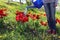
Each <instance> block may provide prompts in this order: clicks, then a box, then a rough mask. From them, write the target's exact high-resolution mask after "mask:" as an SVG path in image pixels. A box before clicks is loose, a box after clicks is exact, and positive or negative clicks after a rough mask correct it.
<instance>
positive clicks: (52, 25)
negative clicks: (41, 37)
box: [42, 0, 58, 34]
mask: <svg viewBox="0 0 60 40" xmlns="http://www.w3.org/2000/svg"><path fill="white" fill-rule="evenodd" d="M42 1H43V4H44V9H45V12H46V15H47V21H48V26H49V30H48V31H47V32H48V33H51V34H56V20H55V13H56V6H57V2H58V0H42Z"/></svg>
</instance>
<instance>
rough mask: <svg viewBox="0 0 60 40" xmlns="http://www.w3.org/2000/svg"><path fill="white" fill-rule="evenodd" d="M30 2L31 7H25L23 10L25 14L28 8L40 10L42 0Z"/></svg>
mask: <svg viewBox="0 0 60 40" xmlns="http://www.w3.org/2000/svg"><path fill="white" fill-rule="evenodd" d="M31 2H32V3H33V6H27V7H26V9H25V13H26V12H27V10H28V9H29V8H38V9H40V8H41V7H42V6H43V1H42V0H31Z"/></svg>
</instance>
